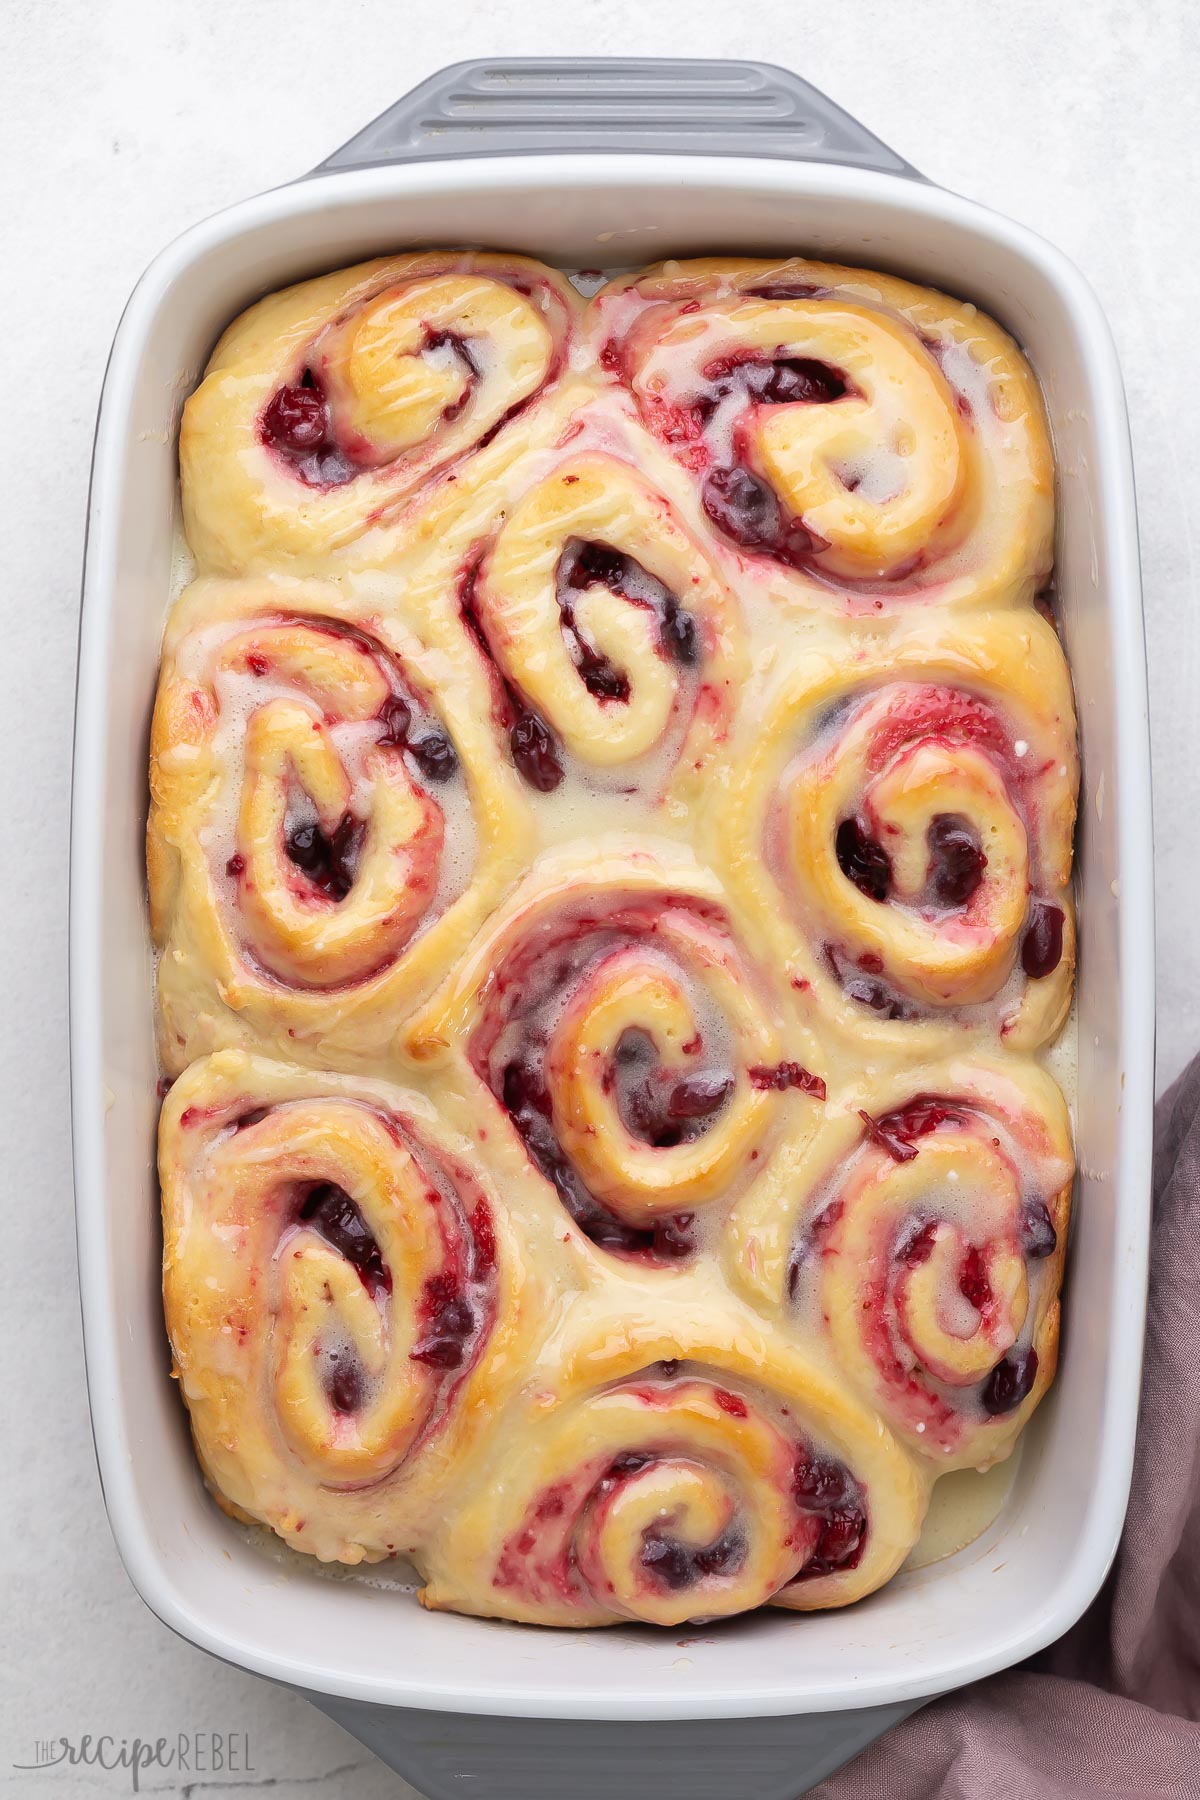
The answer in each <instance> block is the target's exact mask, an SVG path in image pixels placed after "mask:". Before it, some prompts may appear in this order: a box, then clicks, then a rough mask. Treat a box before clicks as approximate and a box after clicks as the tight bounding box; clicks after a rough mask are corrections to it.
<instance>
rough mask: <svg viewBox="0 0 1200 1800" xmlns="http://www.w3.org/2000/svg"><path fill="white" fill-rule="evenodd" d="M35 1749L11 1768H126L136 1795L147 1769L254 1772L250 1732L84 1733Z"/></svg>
mask: <svg viewBox="0 0 1200 1800" xmlns="http://www.w3.org/2000/svg"><path fill="white" fill-rule="evenodd" d="M33 1749H34V1755H33V1761H32V1762H14V1763H13V1765H12V1766H13V1768H14V1769H20V1770H24V1771H28V1772H30V1773H36V1772H43V1771H46V1770H49V1769H103V1770H105V1771H106V1772H111V1773H121V1772H122V1771H124V1773H125V1774H127V1775H128V1777H129V1788H130V1792H131V1793H134V1794H138V1793H140V1792H141V1791H142V1788H141V1782H142V1776H143V1775H144V1774H145V1773H146V1771H147V1770H150V1769H153V1770H155V1771H158V1770H165V1771H167V1772H171V1773H174V1774H176V1775H198V1776H214V1775H215V1776H218V1777H220V1778H222V1779H225V1778H228V1777H230V1776H233V1777H235V1778H239V1777H241V1776H246V1775H254V1774H256V1773H257V1771H256V1769H255V1767H254V1763H253V1761H252V1759H251V1753H250V1737H249V1734H248V1733H247V1732H239V1731H179V1732H176V1733H175V1734H174V1736H172V1737H158V1738H152V1739H151V1738H140V1737H132V1738H127V1737H123V1738H117V1737H113V1736H112V1735H111V1734H110V1733H108V1732H101V1733H100V1734H99V1735H94V1734H93V1733H91V1732H87V1733H85V1735H84V1736H83V1737H78V1738H69V1737H52V1738H39V1739H38V1740H37V1742H36V1743H35V1744H34V1747H33Z"/></svg>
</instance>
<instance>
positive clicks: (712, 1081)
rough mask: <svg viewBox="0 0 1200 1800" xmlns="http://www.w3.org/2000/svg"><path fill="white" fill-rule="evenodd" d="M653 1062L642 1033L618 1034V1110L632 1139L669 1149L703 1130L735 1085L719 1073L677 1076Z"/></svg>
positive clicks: (651, 1050)
mask: <svg viewBox="0 0 1200 1800" xmlns="http://www.w3.org/2000/svg"><path fill="white" fill-rule="evenodd" d="M654 1058H655V1051H654V1045H653V1043H652V1041H651V1039H650V1038H648V1037H647V1036H646V1034H645V1033H644V1032H641V1031H626V1032H624V1033H623V1034H622V1036H621V1040H620V1042H619V1043H618V1045H617V1052H616V1058H615V1068H614V1071H613V1073H614V1078H615V1085H616V1091H617V1110H618V1112H619V1113H620V1115H621V1119H622V1122H623V1124H624V1125H625V1128H626V1130H627V1131H630V1132H632V1133H633V1135H634V1137H637V1138H640V1139H641V1140H642V1142H643V1143H645V1144H651V1145H653V1146H654V1148H655V1149H656V1150H670V1149H674V1147H675V1146H676V1145H677V1144H682V1143H687V1142H690V1141H691V1140H692V1139H693V1138H696V1137H699V1136H700V1135H701V1133H702V1132H703V1131H704V1130H706V1129H707V1127H708V1125H709V1124H710V1123H711V1121H712V1118H713V1116H714V1114H716V1113H718V1112H719V1111H720V1110H721V1108H722V1106H724V1104H725V1102H726V1100H728V1098H729V1096H730V1094H731V1093H732V1092H733V1086H734V1081H733V1076H732V1075H730V1074H729V1073H727V1072H726V1071H725V1070H722V1069H693V1070H690V1071H689V1072H688V1073H687V1074H686V1075H679V1074H676V1073H675V1072H673V1071H672V1070H670V1069H664V1068H662V1067H660V1066H659V1065H658V1064H657V1063H656V1062H655V1060H654Z"/></svg>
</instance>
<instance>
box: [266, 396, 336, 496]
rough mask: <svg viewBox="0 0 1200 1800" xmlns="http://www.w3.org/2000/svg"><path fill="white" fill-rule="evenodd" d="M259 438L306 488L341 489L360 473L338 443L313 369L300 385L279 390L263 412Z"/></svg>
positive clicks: (327, 407) (324, 398) (326, 404)
mask: <svg viewBox="0 0 1200 1800" xmlns="http://www.w3.org/2000/svg"><path fill="white" fill-rule="evenodd" d="M259 437H260V438H261V440H262V442H263V443H264V444H267V445H269V446H270V448H271V449H272V450H274V451H275V452H276V453H277V454H278V455H279V456H281V457H283V458H284V460H285V461H286V462H288V463H290V464H291V467H292V470H293V472H294V473H295V474H296V475H297V476H298V477H299V479H300V480H301V481H302V482H304V484H305V486H306V487H340V486H341V485H342V484H343V483H344V482H347V481H350V480H352V479H353V478H354V476H355V475H357V474H358V472H359V471H358V468H357V467H356V466H355V464H354V463H353V462H352V461H351V459H350V458H349V456H347V454H346V452H345V450H344V449H343V448H342V446H341V445H340V444H339V443H338V442H337V439H336V437H335V435H334V430H333V420H332V418H331V416H330V412H329V406H328V403H327V401H326V397H325V390H324V388H323V387H322V386H321V384H320V382H319V381H318V380H317V378H316V376H315V375H314V374H313V372H312V370H311V369H305V371H304V374H303V375H302V376H301V378H300V380H299V381H298V382H295V383H293V384H292V385H290V386H287V387H281V388H277V389H276V391H275V393H274V394H273V395H272V396H271V399H270V400H269V401H268V403H267V406H266V408H265V409H264V411H263V415H262V418H261V420H260V423H259Z"/></svg>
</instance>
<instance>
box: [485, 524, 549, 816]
mask: <svg viewBox="0 0 1200 1800" xmlns="http://www.w3.org/2000/svg"><path fill="white" fill-rule="evenodd" d="M481 561H482V558H479V557H477V558H476V559H475V560H474V561H473V562H472V563H471V564H470V565H469V566H468V568H467V569H466V570H465V571H464V573H463V577H462V582H461V585H460V588H459V613H460V616H461V618H462V622H463V625H464V626H465V627H466V629H467V631H468V632H469V633H470V635H471V637H472V638H473V639H474V641H475V644H476V646H477V648H478V649H479V652H480V654H481V656H482V657H483V658H484V660H485V662H486V663H487V665H488V667H489V668H490V670H491V671H492V675H493V678H494V680H495V682H496V686H497V689H498V691H499V695H500V713H501V717H502V719H503V722H504V724H505V726H506V727H507V730H508V749H509V755H510V756H511V757H512V760H513V767H514V768H515V769H516V771H517V774H518V775H519V776H520V777H521V779H522V781H524V782H525V783H526V785H527V786H529V787H531V788H533V790H534V792H535V793H538V794H552V793H553V792H554V790H555V788H556V787H557V786H558V784H559V782H560V781H561V780H562V778H563V775H564V773H565V771H564V769H563V765H562V760H561V757H560V755H559V749H558V745H557V743H556V742H555V739H554V734H553V733H552V732H551V730H550V728H549V726H548V725H547V724H546V723H545V721H544V720H543V719H540V718H539V717H538V715H537V713H535V712H534V711H533V710H532V709H531V708H530V707H528V706H527V705H526V704H525V701H524V699H523V698H522V696H521V695H520V694H519V693H518V691H517V689H516V688H515V687H514V686H513V684H512V683H511V682H510V681H509V680H508V678H507V676H506V675H505V674H504V672H503V670H502V669H501V668H500V667H499V665H498V664H497V662H496V659H495V657H494V656H493V655H492V648H491V645H490V644H489V643H488V641H487V634H486V632H485V631H484V629H483V625H482V623H481V621H480V617H479V603H478V600H477V598H476V592H475V589H476V583H477V581H478V579H479V566H480V562H481Z"/></svg>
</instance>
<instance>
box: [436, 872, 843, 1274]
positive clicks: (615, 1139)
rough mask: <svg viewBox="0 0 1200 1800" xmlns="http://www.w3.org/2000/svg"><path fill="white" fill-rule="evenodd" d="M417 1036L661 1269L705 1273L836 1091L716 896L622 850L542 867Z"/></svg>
mask: <svg viewBox="0 0 1200 1800" xmlns="http://www.w3.org/2000/svg"><path fill="white" fill-rule="evenodd" d="M405 1041H406V1046H407V1050H408V1054H409V1055H410V1056H411V1057H412V1059H413V1060H414V1062H415V1063H416V1064H417V1065H418V1066H419V1067H421V1068H423V1069H426V1070H432V1069H436V1068H438V1067H439V1066H448V1067H456V1068H457V1071H458V1077H459V1079H460V1081H461V1082H462V1083H463V1085H464V1086H465V1088H466V1090H467V1091H468V1092H477V1091H478V1088H479V1086H481V1087H482V1091H483V1093H484V1094H486V1095H487V1096H488V1097H489V1098H490V1101H491V1102H492V1105H493V1106H494V1108H495V1109H496V1111H497V1113H498V1114H499V1116H500V1119H501V1120H502V1121H503V1122H504V1123H505V1124H506V1125H507V1127H508V1129H509V1131H510V1132H511V1133H513V1134H515V1137H516V1139H517V1141H518V1143H519V1144H520V1145H521V1146H522V1147H523V1149H524V1152H525V1157H526V1158H527V1159H528V1162H529V1163H531V1164H532V1165H533V1167H534V1168H535V1169H536V1170H537V1171H538V1173H539V1174H540V1175H541V1176H542V1177H543V1178H544V1179H545V1180H546V1181H547V1182H549V1183H550V1184H551V1185H552V1187H553V1189H554V1190H555V1192H556V1193H557V1194H558V1196H559V1199H560V1200H561V1202H562V1205H563V1207H564V1209H565V1212H566V1214H567V1216H568V1217H569V1218H570V1219H571V1221H573V1223H574V1225H575V1227H576V1228H577V1230H578V1231H579V1232H581V1233H582V1234H583V1235H584V1237H585V1238H587V1239H589V1240H590V1241H591V1242H592V1243H593V1244H595V1245H596V1246H598V1247H599V1248H601V1249H603V1250H606V1251H610V1252H612V1253H614V1254H617V1255H621V1256H632V1257H636V1258H639V1259H644V1260H647V1261H649V1262H651V1263H680V1262H684V1261H687V1260H689V1259H691V1258H692V1257H693V1256H694V1255H695V1253H696V1252H697V1249H698V1247H699V1245H700V1244H701V1242H702V1241H703V1240H704V1238H705V1236H706V1235H708V1234H709V1232H710V1226H711V1223H712V1215H713V1209H715V1212H716V1215H717V1216H719V1215H720V1213H721V1211H722V1210H725V1209H727V1208H728V1206H729V1204H730V1201H731V1200H732V1198H733V1196H734V1195H735V1194H736V1193H738V1192H739V1191H741V1189H742V1188H744V1187H745V1185H746V1184H747V1183H748V1182H749V1181H751V1180H752V1179H754V1178H755V1176H756V1175H757V1174H758V1173H759V1172H760V1170H761V1169H762V1168H763V1167H765V1166H766V1163H767V1161H768V1160H769V1158H770V1152H771V1149H772V1147H773V1146H774V1144H775V1143H776V1142H777V1140H778V1139H779V1137H780V1136H781V1134H782V1133H783V1132H784V1130H785V1128H789V1127H790V1128H792V1129H798V1130H799V1131H800V1132H801V1133H803V1130H804V1129H805V1126H806V1124H807V1125H808V1126H809V1127H811V1122H812V1119H813V1117H814V1115H815V1113H816V1111H817V1109H818V1108H819V1105H820V1102H821V1100H822V1099H823V1097H824V1093H825V1085H824V1082H823V1080H822V1079H821V1076H820V1073H819V1071H817V1070H814V1069H812V1068H809V1067H808V1066H806V1065H805V1064H803V1063H801V1062H800V1061H798V1060H796V1058H795V1054H794V1051H795V1047H796V1045H797V1044H798V1043H799V1041H800V1038H799V1035H798V1034H797V1033H795V1032H793V1033H792V1034H791V1035H789V1036H787V1037H786V1039H785V1033H784V1031H783V1029H782V1027H781V1014H780V1011H779V1002H778V1000H777V998H775V997H773V993H772V986H771V983H770V982H769V981H768V980H767V978H766V977H765V976H764V974H763V972H762V971H761V970H759V969H758V968H757V967H756V965H755V963H754V962H753V960H752V959H751V958H750V957H749V956H748V955H747V953H746V951H745V950H744V948H743V947H742V946H741V944H740V943H739V941H738V937H737V933H736V929H735V927H734V925H733V923H732V921H731V920H730V918H729V916H728V914H727V912H726V910H725V908H724V906H723V904H722V895H721V890H720V887H719V885H718V884H717V883H715V882H714V881H713V880H712V878H711V877H709V876H707V875H706V874H705V872H704V871H703V870H701V869H699V868H698V867H697V866H696V865H695V864H694V863H693V862H692V861H691V860H690V859H689V858H687V857H686V856H671V855H670V854H669V853H667V852H666V851H665V849H664V850H661V851H655V852H649V851H647V850H645V849H641V848H639V847H637V846H636V845H634V844H629V843H628V842H624V841H622V840H613V841H611V842H609V843H607V844H600V845H598V846H597V847H596V851H595V853H594V854H593V855H592V856H589V857H587V858H586V859H583V860H581V859H580V858H579V857H578V856H577V855H574V854H566V855H559V856H550V857H547V858H544V859H543V860H542V862H541V863H540V864H539V865H538V867H537V868H535V870H534V872H533V874H532V875H531V876H530V877H529V879H528V880H527V881H526V882H525V883H523V884H522V886H521V887H519V888H518V889H517V891H516V893H515V894H514V896H513V897H512V899H511V900H510V901H509V902H508V904H507V905H506V906H504V907H503V908H501V909H500V911H499V912H498V913H497V914H496V915H495V916H494V917H493V919H492V920H491V921H490V922H489V925H488V927H487V928H486V930H485V931H484V933H483V934H482V935H481V937H480V938H479V940H478V941H477V942H476V944H475V945H474V946H473V947H472V949H471V951H470V953H469V955H468V956H467V957H466V959H465V960H464V962H463V964H462V966H461V967H460V969H459V970H458V971H457V972H456V973H455V975H454V976H453V977H452V978H451V980H450V981H449V983H448V984H447V985H446V987H445V988H444V989H443V990H442V991H441V992H439V993H438V994H437V995H435V996H434V998H433V1000H432V1001H431V1002H430V1003H429V1005H428V1006H427V1007H425V1008H423V1009H422V1011H421V1012H420V1013H419V1014H418V1015H417V1016H416V1017H415V1018H414V1019H413V1020H412V1021H411V1023H410V1024H409V1026H408V1027H407V1028H406V1033H405ZM805 1041H807V1040H805ZM789 1047H790V1048H791V1049H792V1051H793V1054H792V1055H791V1056H788V1055H785V1050H786V1049H787V1048H789ZM510 1144H511V1139H510ZM492 1154H498V1150H493V1152H492ZM519 1160H521V1159H518V1161H519Z"/></svg>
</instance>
